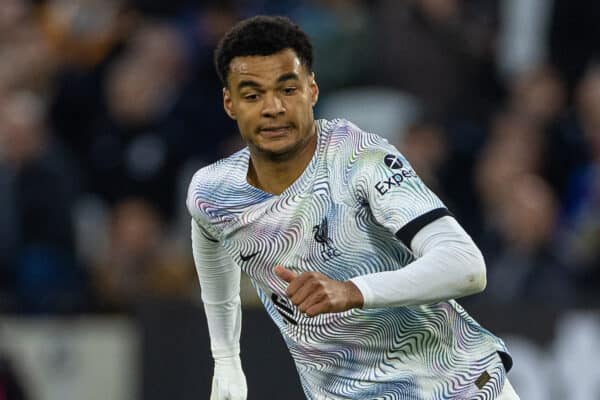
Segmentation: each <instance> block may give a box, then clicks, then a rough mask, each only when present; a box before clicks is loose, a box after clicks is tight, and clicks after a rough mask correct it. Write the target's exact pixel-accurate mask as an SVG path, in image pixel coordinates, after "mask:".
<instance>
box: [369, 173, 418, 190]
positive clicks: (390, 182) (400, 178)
mask: <svg viewBox="0 0 600 400" xmlns="http://www.w3.org/2000/svg"><path fill="white" fill-rule="evenodd" d="M416 177H417V173H416V172H415V171H413V170H412V169H406V168H403V169H402V170H400V171H399V172H396V173H395V174H393V175H390V176H388V177H387V179H384V180H382V181H379V182H377V183H376V184H375V190H377V191H378V192H379V194H380V195H382V196H383V195H385V194H386V193H387V192H389V191H390V189H392V188H394V187H396V186H400V185H401V184H402V182H404V181H405V180H407V179H412V178H416Z"/></svg>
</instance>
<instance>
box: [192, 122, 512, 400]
mask: <svg viewBox="0 0 600 400" xmlns="http://www.w3.org/2000/svg"><path fill="white" fill-rule="evenodd" d="M316 123H317V133H318V144H317V149H316V151H315V154H314V156H313V158H312V160H311V161H310V163H309V165H308V167H307V168H306V170H305V171H304V172H303V174H302V175H301V176H300V177H299V178H298V179H297V180H296V181H295V182H294V183H293V184H292V185H291V186H290V187H289V188H288V189H287V190H285V191H284V192H283V193H281V194H280V195H272V194H269V193H265V192H263V191H261V190H260V189H257V188H255V187H253V186H251V185H249V184H248V183H247V180H246V175H247V171H248V163H249V155H250V154H249V150H248V149H247V148H245V149H243V150H241V151H239V152H237V153H235V154H233V155H232V156H230V157H228V158H226V159H223V160H220V161H218V162H216V163H214V164H212V165H209V166H207V167H205V168H202V169H201V170H199V171H198V172H197V173H196V174H195V175H194V178H193V179H192V182H191V184H190V188H189V193H188V208H189V209H190V212H191V214H192V217H193V218H194V219H195V220H196V221H197V223H198V224H199V226H200V227H201V228H202V229H203V231H204V233H205V234H206V235H207V237H208V238H209V239H210V240H213V241H215V242H217V241H218V242H219V243H220V245H222V246H223V247H224V248H225V249H226V251H227V252H228V254H229V255H230V256H231V258H232V259H233V260H234V261H235V262H236V263H237V264H238V265H239V267H240V268H241V269H242V271H244V272H245V273H246V274H248V276H249V277H250V278H251V280H252V282H253V284H254V286H255V287H256V289H257V291H258V294H259V296H260V298H261V300H262V302H263V304H264V306H265V308H266V310H267V312H268V313H269V314H270V316H271V318H272V319H273V321H274V322H275V324H276V325H277V326H278V327H279V329H280V330H281V333H282V335H283V337H284V339H285V342H286V343H287V346H288V348H289V350H290V352H291V354H292V356H293V358H294V360H295V363H296V367H297V369H298V372H299V375H300V380H301V383H302V386H303V389H304V392H305V394H306V396H307V398H308V399H310V400H338V399H340V400H341V399H353V400H373V399H405V400H409V399H410V400H438V399H439V400H441V399H465V400H466V399H469V400H473V399H480V400H483V399H494V398H496V396H497V395H498V393H499V392H500V391H501V389H502V386H503V383H504V377H505V371H504V368H503V367H502V363H501V360H500V357H499V355H498V353H497V352H498V351H500V352H506V348H505V346H504V343H503V342H502V341H501V340H500V339H499V338H497V337H496V336H494V335H493V334H491V333H490V332H489V331H487V330H485V329H484V328H482V327H481V326H480V325H479V324H478V323H477V322H476V321H474V320H473V319H472V318H471V317H470V316H469V315H468V314H467V313H466V312H465V311H464V310H463V309H462V308H461V307H460V305H459V304H458V303H456V302H455V301H454V300H450V301H444V302H440V303H437V304H429V305H421V306H414V307H388V308H375V309H366V310H363V309H352V310H349V311H346V312H342V313H330V314H323V315H319V316H316V317H312V318H311V317H307V316H306V315H304V314H303V313H302V312H300V311H299V310H298V309H297V308H296V307H295V306H294V305H293V304H292V303H291V302H290V301H289V299H288V298H287V297H286V294H285V290H286V287H287V284H286V283H285V282H284V281H282V280H281V279H279V278H278V277H277V276H276V275H275V273H274V272H273V268H274V267H275V266H276V265H283V266H285V267H287V268H289V269H291V270H292V271H294V272H296V273H302V272H304V271H319V272H321V273H323V274H325V275H327V276H329V277H330V278H332V279H336V280H340V281H346V280H348V279H350V278H353V277H356V276H359V275H364V274H370V273H376V272H383V271H393V270H397V269H400V268H403V267H404V266H405V265H407V264H409V263H410V262H411V261H413V260H414V256H413V254H412V252H411V250H410V241H411V239H412V237H414V235H415V234H416V233H417V232H418V231H419V229H421V228H422V227H423V226H425V225H426V224H428V223H429V222H431V221H433V220H435V219H437V218H440V217H442V216H445V215H448V211H447V209H446V208H445V206H444V204H443V203H442V201H441V200H440V199H439V198H438V197H437V196H436V195H435V194H434V193H432V192H431V191H430V190H429V189H428V188H427V187H426V186H425V185H424V184H423V182H422V181H421V180H420V179H419V177H418V176H417V174H416V173H415V171H414V170H413V169H412V168H411V166H410V164H409V163H408V162H407V160H406V159H405V158H404V157H403V156H402V155H401V154H400V153H399V152H398V150H397V149H396V148H395V147H394V146H392V145H390V144H389V143H388V142H387V141H386V140H385V139H383V138H381V137H380V136H377V135H374V134H370V133H366V132H363V131H361V130H360V129H359V128H358V127H356V126H355V125H353V124H351V123H350V122H348V121H345V120H333V121H327V120H318V121H317V122H316Z"/></svg>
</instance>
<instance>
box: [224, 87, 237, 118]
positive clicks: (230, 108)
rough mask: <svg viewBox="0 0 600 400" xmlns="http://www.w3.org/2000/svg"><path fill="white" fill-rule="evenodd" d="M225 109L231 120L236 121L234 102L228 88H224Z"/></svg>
mask: <svg viewBox="0 0 600 400" xmlns="http://www.w3.org/2000/svg"><path fill="white" fill-rule="evenodd" d="M223 108H224V109H225V112H226V113H227V115H229V118H231V119H236V115H235V111H234V110H233V101H232V100H231V92H229V89H227V88H226V87H224V88H223Z"/></svg>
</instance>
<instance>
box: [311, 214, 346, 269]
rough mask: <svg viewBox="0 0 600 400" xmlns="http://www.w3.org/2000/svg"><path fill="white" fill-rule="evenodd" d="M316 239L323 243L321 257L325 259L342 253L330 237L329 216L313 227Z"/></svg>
mask: <svg viewBox="0 0 600 400" xmlns="http://www.w3.org/2000/svg"><path fill="white" fill-rule="evenodd" d="M313 234H314V238H315V241H316V242H317V243H319V244H320V245H321V257H323V259H324V260H325V261H327V260H331V259H332V258H334V257H337V256H339V255H341V253H340V252H339V250H338V249H336V248H335V247H334V246H333V240H331V238H330V237H329V222H328V221H327V217H325V218H323V220H322V221H321V224H319V225H315V226H314V227H313Z"/></svg>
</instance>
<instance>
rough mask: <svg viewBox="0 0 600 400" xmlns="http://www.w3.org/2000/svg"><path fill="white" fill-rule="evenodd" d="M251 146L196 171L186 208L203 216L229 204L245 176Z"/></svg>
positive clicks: (196, 215) (196, 214)
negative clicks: (231, 196) (232, 194)
mask: <svg viewBox="0 0 600 400" xmlns="http://www.w3.org/2000/svg"><path fill="white" fill-rule="evenodd" d="M247 163H248V149H247V148H244V149H242V150H240V151H238V152H237V153H234V154H233V155H231V156H229V157H227V158H224V159H221V160H219V161H217V162H215V163H213V164H210V165H207V166H205V167H203V168H201V169H199V170H198V171H196V173H195V174H194V176H193V177H192V179H191V181H190V184H189V187H188V192H187V200H186V204H187V208H188V210H189V212H190V214H191V215H192V217H194V218H196V219H203V217H205V216H206V214H208V213H210V212H211V210H214V209H215V208H216V207H221V206H222V205H226V204H227V203H228V202H227V199H228V198H229V197H230V195H231V193H235V192H236V191H237V186H240V182H242V181H243V179H245V175H246V170H247V166H248V165H247Z"/></svg>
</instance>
